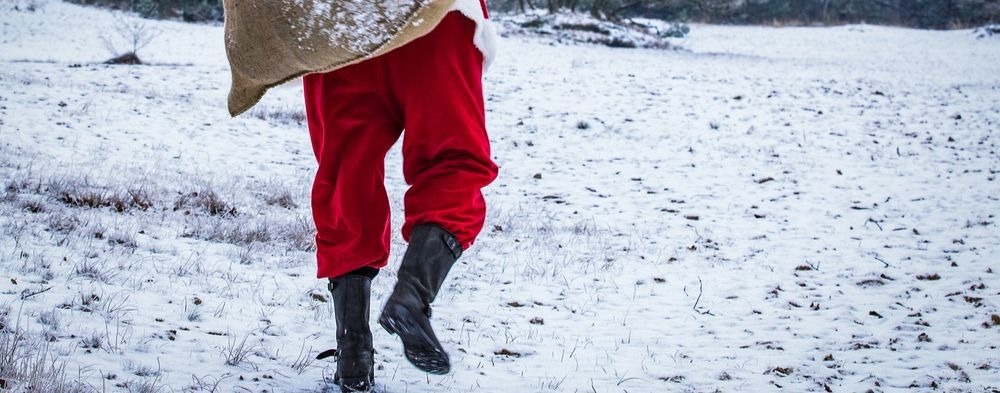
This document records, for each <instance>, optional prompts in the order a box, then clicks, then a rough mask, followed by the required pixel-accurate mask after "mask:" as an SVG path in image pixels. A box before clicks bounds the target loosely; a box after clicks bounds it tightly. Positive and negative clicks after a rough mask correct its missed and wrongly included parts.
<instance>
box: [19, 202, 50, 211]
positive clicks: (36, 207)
mask: <svg viewBox="0 0 1000 393" xmlns="http://www.w3.org/2000/svg"><path fill="white" fill-rule="evenodd" d="M21 208H22V209H24V210H26V211H28V212H31V213H44V212H45V210H46V209H45V204H44V203H42V202H41V201H38V200H34V199H31V200H27V201H24V202H21Z"/></svg>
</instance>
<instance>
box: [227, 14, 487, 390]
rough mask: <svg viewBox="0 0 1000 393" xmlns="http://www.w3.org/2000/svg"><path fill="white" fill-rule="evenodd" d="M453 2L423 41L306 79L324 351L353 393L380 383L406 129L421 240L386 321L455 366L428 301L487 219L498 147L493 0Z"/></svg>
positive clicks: (413, 241)
mask: <svg viewBox="0 0 1000 393" xmlns="http://www.w3.org/2000/svg"><path fill="white" fill-rule="evenodd" d="M397 2H398V1H397ZM427 2H428V1H427V0H423V1H419V0H418V1H413V3H414V4H415V6H420V3H427ZM373 3H387V2H373ZM398 3H406V2H398ZM447 3H450V6H449V7H448V8H447V12H445V13H444V15H443V16H442V17H441V18H440V19H439V21H438V22H437V24H436V25H435V26H434V27H433V28H432V29H431V30H430V31H429V32H426V33H425V34H423V35H421V36H419V38H415V39H412V40H410V41H409V42H407V43H405V44H404V45H400V46H398V47H397V48H395V49H392V50H390V51H386V52H385V53H381V54H378V55H377V56H368V57H366V58H364V59H363V60H362V61H355V62H353V63H351V64H348V65H346V66H342V67H338V68H335V69H333V70H332V71H324V72H313V73H308V74H306V75H305V76H304V77H303V79H302V82H303V87H304V93H305V109H306V117H307V123H308V128H309V135H310V138H311V142H312V147H313V151H314V153H315V155H316V159H317V162H318V170H317V172H316V178H315V182H314V184H313V189H312V213H313V219H314V221H315V224H316V231H317V233H316V247H317V250H316V258H317V266H318V269H317V276H318V277H319V278H321V279H328V280H329V290H330V292H331V293H332V295H333V306H334V313H335V317H336V325H337V330H336V341H337V348H336V350H330V351H325V352H323V353H321V354H320V355H319V356H318V358H326V357H330V356H335V357H336V358H337V371H336V374H335V382H336V383H338V384H339V385H340V387H341V389H342V390H343V391H345V392H348V391H350V392H354V391H370V390H371V389H372V386H373V384H374V345H373V340H372V332H371V329H370V326H369V318H370V315H369V309H370V299H371V282H372V280H373V279H374V278H375V277H376V276H377V275H378V273H379V271H380V269H382V268H384V267H386V265H387V263H388V260H389V255H390V238H391V233H392V232H391V228H390V213H391V212H390V206H389V199H388V196H387V195H386V189H385V184H384V182H385V158H386V154H387V152H388V151H389V149H390V148H391V147H392V146H393V145H394V144H395V143H396V141H397V140H398V139H399V138H400V136H402V138H403V145H402V156H403V178H404V180H405V181H406V183H407V184H409V186H410V187H409V189H408V190H407V191H406V194H405V196H404V200H403V202H404V203H403V204H404V215H405V222H404V224H403V227H402V236H403V239H404V240H406V241H407V242H408V243H409V244H408V246H407V248H406V252H405V253H404V255H403V259H402V263H401V266H400V268H399V272H398V274H397V277H398V278H397V281H396V284H395V286H394V288H393V290H392V293H391V294H390V295H389V297H388V300H387V301H386V303H385V306H384V307H383V308H382V312H381V315H380V316H379V317H378V323H379V325H381V326H382V327H383V328H384V329H385V330H386V331H388V332H389V333H391V334H394V335H397V336H398V337H399V339H400V340H401V342H402V345H403V352H404V354H405V356H406V358H407V359H408V360H409V361H410V362H411V363H412V364H413V365H414V366H416V367H417V368H419V369H421V370H423V371H426V372H428V373H432V374H445V373H447V372H448V371H449V370H450V361H449V358H448V354H447V352H445V350H444V348H443V347H442V346H441V343H440V342H439V340H438V338H437V336H436V335H435V333H434V329H433V327H432V324H431V321H430V317H431V307H430V306H431V303H433V301H434V298H435V297H436V296H437V295H438V293H439V292H440V290H441V288H442V285H443V283H444V281H445V278H446V277H447V276H448V273H449V271H450V270H451V267H452V265H453V264H454V263H455V261H456V260H457V259H458V258H459V257H460V256H461V255H462V252H463V251H464V250H466V249H468V248H469V247H470V246H471V245H472V244H473V242H474V241H475V239H476V236H477V235H478V234H479V232H480V231H481V230H482V228H483V224H484V221H485V215H486V202H485V200H484V198H483V194H482V191H481V190H482V188H483V187H486V186H487V185H489V184H490V183H491V182H492V181H493V180H494V179H495V178H496V176H497V172H498V168H497V166H496V164H495V163H494V162H493V161H492V159H491V156H490V143H489V138H488V136H487V132H486V123H485V111H484V99H483V88H482V74H483V72H484V70H485V68H486V67H487V66H488V64H489V62H490V60H491V58H492V56H493V45H492V42H493V37H492V34H493V33H492V28H491V26H489V25H488V23H489V22H488V20H487V18H488V13H487V10H486V4H485V1H484V0H457V1H455V0H452V1H448V2H447ZM357 4H364V3H363V2H359V3H357ZM239 11H241V10H240V9H235V10H234V14H235V13H238V12H239ZM376 11H377V12H378V13H382V14H384V13H385V12H386V10H385V9H379V10H376ZM311 12H312V13H310V14H309V15H314V14H315V9H313V10H312V11H311ZM357 12H358V14H357V15H355V17H354V19H353V20H354V21H355V22H356V21H358V20H362V21H363V20H364V17H365V15H366V13H368V12H370V7H368V10H367V11H366V10H365V7H361V8H359V9H358V10H357ZM228 22H229V21H228V16H227V23H228ZM233 23H236V21H234V22H233ZM370 27H371V26H355V28H359V29H365V28H370ZM354 41H355V42H356V41H358V40H354ZM355 42H348V43H347V44H346V45H347V46H350V45H353V44H354V43H355ZM236 51H237V49H234V52H236ZM231 57H232V55H231ZM231 63H232V60H231ZM235 68H236V67H235V65H234V75H236V72H237V71H236V70H235ZM235 78H236V76H234V80H235ZM235 85H236V82H234V90H233V91H234V92H235V91H237V87H236V86H235ZM265 89H266V88H265ZM261 94H263V93H262V92H261ZM258 99H259V97H258ZM232 102H233V97H232V95H231V104H232ZM255 102H256V101H255V100H254V103H255ZM251 105H252V104H251ZM231 107H232V105H231Z"/></svg>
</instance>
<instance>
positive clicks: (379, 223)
mask: <svg viewBox="0 0 1000 393" xmlns="http://www.w3.org/2000/svg"><path fill="white" fill-rule="evenodd" d="M383 68H384V67H383V66H382V64H381V61H380V59H373V60H369V61H366V62H363V63H360V64H356V65H353V66H349V67H346V68H342V69H339V70H337V71H334V72H329V73H325V74H312V75H307V76H306V77H305V78H304V79H303V86H304V89H305V98H306V115H307V118H308V123H309V133H310V136H311V138H312V145H313V151H314V152H315V153H316V158H317V161H318V162H319V169H318V171H317V173H316V180H315V182H314V183H313V190H312V208H313V220H314V222H315V223H316V259H317V263H318V272H317V276H318V277H319V278H327V277H338V276H341V275H343V274H344V273H347V272H350V271H352V270H355V269H358V268H360V267H364V266H371V267H375V268H381V267H384V266H385V265H386V262H387V261H388V258H389V235H390V232H389V230H390V227H389V223H390V220H389V200H388V198H387V196H386V191H385V182H384V178H385V156H386V153H387V152H388V151H389V148H391V147H392V145H393V143H395V142H396V140H397V139H399V133H400V131H401V129H402V122H401V120H400V117H399V115H398V112H396V111H395V110H394V105H392V103H391V102H390V101H389V100H388V98H387V94H386V89H385V84H384V80H383V76H382V71H381V70H382V69H383Z"/></svg>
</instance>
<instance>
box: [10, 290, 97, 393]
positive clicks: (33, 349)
mask: <svg viewBox="0 0 1000 393" xmlns="http://www.w3.org/2000/svg"><path fill="white" fill-rule="evenodd" d="M8 312H9V309H8ZM0 315H4V314H3V313H2V312H0ZM0 381H3V386H2V389H4V391H12V392H21V391H23V392H47V393H76V392H84V391H87V389H86V388H85V386H84V385H83V384H81V383H79V382H77V381H72V382H71V381H70V380H69V379H68V378H67V375H66V364H65V362H63V361H62V360H60V359H59V358H58V357H57V356H56V355H54V353H53V351H52V349H51V348H50V347H49V342H48V341H47V340H44V339H43V338H42V336H41V335H40V336H36V337H31V336H29V335H28V333H27V332H25V331H24V330H21V329H20V328H17V327H13V326H9V325H6V324H5V325H4V327H3V328H2V329H0Z"/></svg>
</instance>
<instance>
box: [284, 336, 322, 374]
mask: <svg viewBox="0 0 1000 393" xmlns="http://www.w3.org/2000/svg"><path fill="white" fill-rule="evenodd" d="M315 359H316V358H315V356H313V354H312V349H311V348H310V349H306V343H305V342H302V348H301V349H299V355H298V356H296V357H295V360H293V361H292V363H291V364H289V365H288V367H290V368H291V369H292V370H295V372H297V373H299V375H302V373H304V372H306V370H307V369H308V368H309V366H310V365H312V364H313V361H314V360H315Z"/></svg>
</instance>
